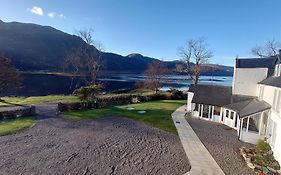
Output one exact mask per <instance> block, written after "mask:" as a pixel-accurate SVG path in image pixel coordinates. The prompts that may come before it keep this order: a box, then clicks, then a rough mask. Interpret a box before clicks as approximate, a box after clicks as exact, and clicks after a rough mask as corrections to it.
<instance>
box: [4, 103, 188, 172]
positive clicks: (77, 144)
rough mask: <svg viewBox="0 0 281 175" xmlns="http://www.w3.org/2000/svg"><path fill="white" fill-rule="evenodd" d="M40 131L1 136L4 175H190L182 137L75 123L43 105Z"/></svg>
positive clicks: (136, 127) (130, 124)
mask: <svg viewBox="0 0 281 175" xmlns="http://www.w3.org/2000/svg"><path fill="white" fill-rule="evenodd" d="M37 108H38V109H39V113H40V117H39V120H38V122H37V124H36V125H35V127H33V128H31V129H29V130H27V131H24V132H22V133H18V134H15V135H9V136H3V137H0V174H1V175H2V174H28V175H30V174H52V175H53V174H81V175H89V174H116V175H117V174H161V175H163V174H184V173H185V172H187V171H188V170H189V169H190V166H189V162H188V159H187V157H186V155H185V152H184V150H183V148H182V146H181V143H180V140H179V138H178V137H177V136H176V135H174V134H170V133H167V132H164V131H161V130H159V129H156V128H151V127H148V126H146V125H143V124H140V123H138V122H135V121H133V120H130V119H126V118H122V117H105V118H100V119H96V120H89V121H71V120H68V119H66V118H61V117H57V116H55V110H56V109H55V106H54V105H41V106H37Z"/></svg>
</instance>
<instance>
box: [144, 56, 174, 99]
mask: <svg viewBox="0 0 281 175" xmlns="http://www.w3.org/2000/svg"><path fill="white" fill-rule="evenodd" d="M168 73H169V70H168V69H167V68H166V67H165V65H164V63H163V62H162V61H154V62H153V63H151V64H149V66H148V68H147V69H146V70H145V72H144V75H145V76H146V77H147V81H145V82H144V87H145V88H147V89H152V90H154V91H155V93H156V94H157V93H158V91H159V89H160V88H161V87H163V83H162V79H163V77H164V76H165V75H167V74H168Z"/></svg>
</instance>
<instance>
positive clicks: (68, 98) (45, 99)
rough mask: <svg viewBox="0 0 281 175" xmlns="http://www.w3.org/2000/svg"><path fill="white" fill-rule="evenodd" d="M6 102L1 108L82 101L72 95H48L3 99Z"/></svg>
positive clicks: (0, 103)
mask: <svg viewBox="0 0 281 175" xmlns="http://www.w3.org/2000/svg"><path fill="white" fill-rule="evenodd" d="M1 99H2V100H4V101H5V102H7V103H5V102H1V101H0V107H3V106H13V105H30V104H38V103H50V102H54V103H58V102H65V103H70V102H78V101H80V100H79V99H78V98H77V97H76V96H72V95H47V96H33V97H3V98H1Z"/></svg>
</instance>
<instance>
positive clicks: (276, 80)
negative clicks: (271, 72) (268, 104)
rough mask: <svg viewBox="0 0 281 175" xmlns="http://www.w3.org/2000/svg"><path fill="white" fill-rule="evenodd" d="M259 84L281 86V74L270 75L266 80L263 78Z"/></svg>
mask: <svg viewBox="0 0 281 175" xmlns="http://www.w3.org/2000/svg"><path fill="white" fill-rule="evenodd" d="M259 84H264V85H269V86H274V87H279V88H281V76H278V77H274V76H273V77H268V78H266V79H264V80H262V81H261V82H259Z"/></svg>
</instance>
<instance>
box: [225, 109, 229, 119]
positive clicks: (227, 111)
mask: <svg viewBox="0 0 281 175" xmlns="http://www.w3.org/2000/svg"><path fill="white" fill-rule="evenodd" d="M228 113H229V110H226V111H225V117H226V118H228V115H229V114H228Z"/></svg>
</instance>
